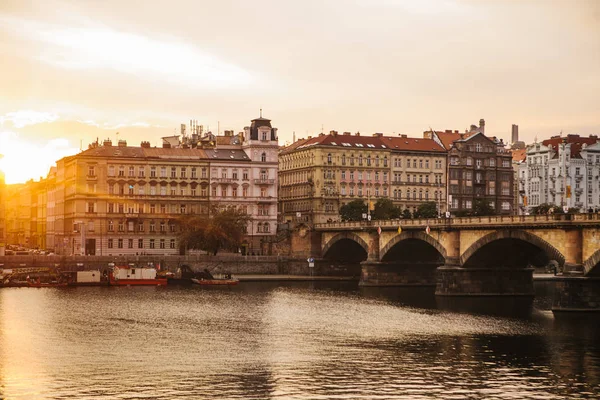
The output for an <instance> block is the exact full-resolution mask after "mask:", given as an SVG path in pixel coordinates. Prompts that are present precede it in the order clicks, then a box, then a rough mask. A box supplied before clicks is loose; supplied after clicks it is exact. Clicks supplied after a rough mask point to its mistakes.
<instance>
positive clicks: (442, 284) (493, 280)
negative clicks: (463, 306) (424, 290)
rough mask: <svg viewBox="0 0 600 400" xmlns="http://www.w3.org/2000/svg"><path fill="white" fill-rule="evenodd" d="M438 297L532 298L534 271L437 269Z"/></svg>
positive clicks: (451, 266) (445, 266) (525, 269)
mask: <svg viewBox="0 0 600 400" xmlns="http://www.w3.org/2000/svg"><path fill="white" fill-rule="evenodd" d="M435 294H436V295H437V296H533V295H534V291H533V268H524V269H511V268H462V267H458V266H456V265H448V264H446V265H444V266H443V267H440V268H438V271H437V284H436V288H435Z"/></svg>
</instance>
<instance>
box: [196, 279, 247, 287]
mask: <svg viewBox="0 0 600 400" xmlns="http://www.w3.org/2000/svg"><path fill="white" fill-rule="evenodd" d="M191 281H192V283H195V284H196V285H229V286H231V285H237V284H238V283H240V281H239V280H237V279H235V278H229V279H227V278H223V279H220V278H215V279H204V278H200V279H197V278H192V279H191Z"/></svg>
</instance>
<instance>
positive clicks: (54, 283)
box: [27, 278, 69, 288]
mask: <svg viewBox="0 0 600 400" xmlns="http://www.w3.org/2000/svg"><path fill="white" fill-rule="evenodd" d="M68 285H69V284H68V283H67V282H60V281H50V282H42V281H41V280H40V279H39V278H38V279H37V280H31V279H27V286H29V287H35V288H43V287H65V286H68Z"/></svg>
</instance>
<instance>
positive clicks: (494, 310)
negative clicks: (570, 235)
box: [0, 282, 600, 399]
mask: <svg viewBox="0 0 600 400" xmlns="http://www.w3.org/2000/svg"><path fill="white" fill-rule="evenodd" d="M551 285H552V283H538V284H536V291H537V293H538V296H537V297H536V299H535V301H530V300H523V299H505V300H501V299H493V298H475V299H455V298H436V297H435V296H434V295H433V290H432V289H431V288H416V289H400V288H385V289H381V288H364V289H359V288H358V287H357V285H356V283H250V282H247V283H241V284H240V285H239V286H238V287H235V288H212V289H206V288H201V287H188V288H177V287H166V288H154V287H152V288H149V287H117V288H110V287H87V288H85V287H80V288H68V289H64V288H55V289H50V288H43V289H31V288H3V289H1V290H0V398H3V397H4V398H6V399H13V398H27V399H29V398H34V399H35V398H39V399H46V398H47V399H51V398H52V399H55V398H77V399H80V398H122V399H135V398H165V399H171V398H177V397H186V398H205V399H214V398H227V399H234V398H240V399H273V398H281V399H288V398H290V399H434V398H447V399H465V398H472V399H478V398H481V399H524V398H531V399H541V398H543V399H566V398H598V397H599V396H600V341H599V340H598V338H599V337H600V324H599V319H598V318H597V317H595V318H594V317H590V316H583V317H582V316H566V317H555V316H554V315H553V314H552V312H551V311H549V304H550V297H549V296H551V291H552V287H551Z"/></svg>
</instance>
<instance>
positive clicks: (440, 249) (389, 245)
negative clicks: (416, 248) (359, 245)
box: [380, 230, 447, 260]
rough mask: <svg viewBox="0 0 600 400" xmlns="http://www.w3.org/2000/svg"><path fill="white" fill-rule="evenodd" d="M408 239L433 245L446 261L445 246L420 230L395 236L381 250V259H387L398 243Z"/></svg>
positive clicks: (408, 231) (407, 231)
mask: <svg viewBox="0 0 600 400" xmlns="http://www.w3.org/2000/svg"><path fill="white" fill-rule="evenodd" d="M408 239H417V240H422V241H424V242H426V243H427V244H429V245H431V246H432V247H433V248H435V249H436V250H437V251H438V253H440V254H441V255H442V257H444V260H445V259H446V254H447V252H446V248H445V247H444V246H442V244H441V243H440V242H438V241H437V240H436V239H434V238H433V237H432V236H431V235H428V234H426V233H424V232H422V231H420V230H406V231H403V232H402V233H401V234H399V235H396V236H394V237H393V238H392V239H391V240H390V241H389V242H388V243H387V244H386V245H385V246H384V247H383V249H381V252H380V259H381V260H383V259H384V258H385V256H386V255H387V254H388V253H389V252H390V250H391V249H392V248H393V247H394V246H395V245H397V244H398V243H400V242H402V241H404V240H408Z"/></svg>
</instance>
